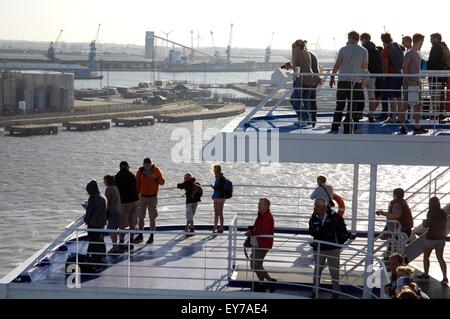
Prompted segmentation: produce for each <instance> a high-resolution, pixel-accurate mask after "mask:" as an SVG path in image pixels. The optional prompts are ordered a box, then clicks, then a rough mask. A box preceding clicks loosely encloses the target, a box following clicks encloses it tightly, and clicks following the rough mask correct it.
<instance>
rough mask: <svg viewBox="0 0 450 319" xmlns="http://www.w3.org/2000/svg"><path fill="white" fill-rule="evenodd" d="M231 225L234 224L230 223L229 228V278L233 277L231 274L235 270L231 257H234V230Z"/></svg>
mask: <svg viewBox="0 0 450 319" xmlns="http://www.w3.org/2000/svg"><path fill="white" fill-rule="evenodd" d="M231 227H232V225H231V224H230V226H229V229H228V280H230V279H231V275H232V274H233V270H232V269H231V259H232V258H233V254H232V253H233V244H232V240H233V238H232V234H233V231H234V230H232V229H231Z"/></svg>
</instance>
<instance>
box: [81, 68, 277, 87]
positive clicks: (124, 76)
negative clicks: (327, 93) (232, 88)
mask: <svg viewBox="0 0 450 319" xmlns="http://www.w3.org/2000/svg"><path fill="white" fill-rule="evenodd" d="M271 74H272V72H267V71H264V72H247V73H246V72H226V73H220V72H205V73H196V72H194V73H190V72H182V73H165V72H103V76H104V78H103V80H76V81H75V88H76V89H88V88H93V89H98V88H102V87H104V86H136V85H137V84H138V83H139V82H141V81H142V82H149V81H153V80H171V81H175V80H179V81H188V82H190V83H195V84H227V83H242V82H253V81H256V80H269V79H270V76H271Z"/></svg>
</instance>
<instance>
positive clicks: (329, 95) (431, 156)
mask: <svg viewBox="0 0 450 319" xmlns="http://www.w3.org/2000/svg"><path fill="white" fill-rule="evenodd" d="M280 74H281V73H280ZM331 75H333V74H331V73H322V74H320V76H321V79H322V83H323V84H322V85H321V86H319V87H317V89H316V95H317V98H316V99H312V98H308V99H305V100H303V99H302V97H297V98H292V97H291V95H292V93H293V91H294V90H293V88H292V86H293V81H292V80H291V79H292V77H291V76H288V75H283V76H282V77H281V78H280V79H279V81H278V85H277V86H275V87H273V90H272V92H271V93H270V94H269V95H268V96H266V98H265V99H264V100H263V101H261V103H260V104H259V105H258V106H257V107H256V108H255V109H253V110H252V111H251V112H250V113H249V114H247V115H246V116H244V117H241V118H238V119H235V120H233V121H232V122H230V123H229V124H228V125H227V126H226V127H225V128H224V129H223V130H222V131H221V132H220V133H219V134H218V135H216V136H215V137H214V139H213V140H212V141H210V142H209V143H208V144H207V145H206V146H205V147H204V149H203V158H204V159H205V160H215V161H232V162H233V161H237V162H293V163H345V164H378V165H424V166H426V165H447V164H448V163H449V160H450V148H449V147H448V145H449V144H448V143H449V142H450V119H449V118H448V117H447V114H448V111H449V109H450V98H449V97H448V96H449V92H450V91H449V90H448V89H446V88H445V87H439V88H435V87H434V86H432V85H430V83H432V80H430V79H432V78H434V77H436V76H437V75H439V76H440V77H444V78H448V77H450V72H448V71H445V72H444V71H443V72H440V71H439V72H433V73H430V72H426V73H421V74H418V75H414V76H415V77H419V78H420V79H421V85H422V87H421V90H420V94H419V95H420V103H421V106H422V107H421V110H420V113H419V112H417V114H419V115H420V125H421V126H422V127H423V128H425V129H427V130H428V132H427V133H425V134H421V135H414V132H413V129H414V118H413V115H414V113H415V112H414V107H412V106H411V107H408V106H407V105H406V106H405V107H406V111H405V112H400V113H399V116H401V115H403V116H405V118H406V120H407V122H406V123H405V126H406V128H407V130H408V134H406V135H400V134H398V132H399V129H400V126H401V125H402V124H401V123H385V122H383V121H382V119H383V117H387V116H388V115H389V114H391V112H380V110H381V105H379V106H378V111H376V112H375V114H374V115H375V116H374V122H369V121H368V119H367V117H365V116H364V117H363V115H366V114H367V111H368V109H369V107H368V104H369V101H368V98H367V96H368V93H369V92H370V91H371V90H372V89H370V88H366V89H365V92H366V93H365V97H364V99H356V98H355V99H353V98H352V99H351V101H347V103H348V104H347V106H349V105H353V109H350V110H349V111H347V107H346V109H345V110H344V111H343V112H344V114H343V115H344V116H343V118H344V117H345V113H347V112H348V113H349V114H350V115H351V117H353V115H360V117H361V119H360V120H359V122H358V123H356V122H354V121H353V120H351V121H350V125H351V126H352V128H354V133H353V134H343V126H344V125H343V124H341V125H340V128H339V131H338V134H329V133H330V130H331V127H332V124H333V115H334V110H335V107H336V103H337V102H345V101H342V100H337V98H336V89H335V88H330V87H329V78H330V76H331ZM297 76H299V77H303V76H308V74H301V73H300V74H298V75H297ZM334 76H336V77H337V78H338V77H339V74H334ZM341 76H342V75H341ZM353 76H355V75H353ZM375 76H376V77H380V78H381V77H394V75H392V74H391V75H388V74H380V75H372V77H375ZM358 77H362V78H364V77H367V75H358ZM402 77H411V76H406V75H403V76H402ZM366 80H368V79H366ZM296 90H301V89H298V88H297V89H296ZM373 90H374V91H376V92H377V93H380V94H381V93H382V92H381V91H382V90H381V89H379V88H376V89H373ZM350 91H351V92H350V95H351V96H352V97H353V96H357V95H356V93H355V92H356V91H357V90H353V88H352V89H351V90H350ZM354 91H355V92H354ZM405 93H406V90H404V92H403V93H402V94H405ZM437 96H439V100H438V98H437ZM314 101H316V103H317V109H318V113H317V122H316V123H315V126H314V127H313V126H312V125H308V124H310V123H308V122H306V121H305V122H301V121H299V119H298V118H297V114H296V112H295V111H294V109H293V107H292V105H291V103H293V102H294V103H296V102H297V103H299V105H300V109H299V110H298V113H299V114H301V112H303V109H302V108H303V105H304V102H308V103H311V102H314ZM363 104H364V105H365V108H364V112H361V111H360V110H358V109H357V107H358V105H363ZM408 108H409V111H408ZM344 121H345V120H344ZM437 153H439V154H440V156H436V154H437Z"/></svg>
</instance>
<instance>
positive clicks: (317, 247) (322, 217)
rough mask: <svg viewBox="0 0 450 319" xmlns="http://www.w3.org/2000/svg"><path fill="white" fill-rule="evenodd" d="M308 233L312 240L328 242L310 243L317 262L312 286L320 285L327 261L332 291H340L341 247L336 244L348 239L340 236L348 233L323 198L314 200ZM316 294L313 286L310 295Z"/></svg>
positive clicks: (341, 219) (339, 218) (341, 220)
mask: <svg viewBox="0 0 450 319" xmlns="http://www.w3.org/2000/svg"><path fill="white" fill-rule="evenodd" d="M309 234H310V235H311V236H312V237H313V239H314V240H319V241H325V242H329V243H330V244H329V245H328V244H319V243H313V245H312V246H313V250H314V252H315V254H314V255H315V256H314V259H315V261H318V264H317V263H316V265H315V267H314V275H313V276H314V279H313V283H314V287H316V285H317V286H318V285H320V276H321V274H322V271H323V269H324V268H325V265H326V263H328V268H329V271H330V274H331V280H332V285H333V291H336V292H339V291H341V288H340V285H339V268H340V265H339V259H340V254H341V249H340V247H339V246H338V245H339V244H343V243H344V242H345V241H346V239H348V237H347V238H342V237H343V236H344V237H345V234H348V233H347V229H346V226H345V223H344V219H343V218H342V217H341V216H340V215H338V214H337V213H336V212H335V211H334V210H332V209H331V208H330V207H329V206H328V204H327V200H326V199H325V198H318V199H316V201H315V202H314V213H313V214H312V216H311V218H310V220H309ZM333 244H337V245H333ZM317 295H318V292H316V290H315V288H313V292H312V295H311V297H312V298H315V297H316V296H317ZM332 298H337V294H335V293H333V295H332Z"/></svg>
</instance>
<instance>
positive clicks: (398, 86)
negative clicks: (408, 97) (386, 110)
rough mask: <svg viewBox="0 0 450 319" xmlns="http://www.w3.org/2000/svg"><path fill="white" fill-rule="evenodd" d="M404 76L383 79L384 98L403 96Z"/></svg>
mask: <svg viewBox="0 0 450 319" xmlns="http://www.w3.org/2000/svg"><path fill="white" fill-rule="evenodd" d="M402 85H403V78H401V77H387V78H386V79H385V80H384V81H383V100H389V99H393V98H401V97H402Z"/></svg>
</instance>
